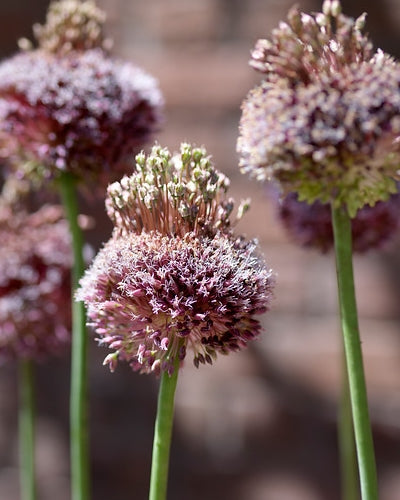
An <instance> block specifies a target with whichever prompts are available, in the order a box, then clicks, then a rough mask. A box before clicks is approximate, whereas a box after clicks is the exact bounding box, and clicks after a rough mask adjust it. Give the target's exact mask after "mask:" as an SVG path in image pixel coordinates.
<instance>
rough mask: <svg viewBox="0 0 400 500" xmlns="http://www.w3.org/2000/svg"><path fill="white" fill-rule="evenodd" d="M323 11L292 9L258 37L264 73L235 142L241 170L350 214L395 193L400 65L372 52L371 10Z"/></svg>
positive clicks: (328, 5) (255, 56)
mask: <svg viewBox="0 0 400 500" xmlns="http://www.w3.org/2000/svg"><path fill="white" fill-rule="evenodd" d="M322 10H323V11H322V12H320V13H314V14H312V15H308V14H305V13H303V12H300V11H299V9H298V8H297V7H294V8H293V9H291V10H290V12H289V15H288V20H287V22H286V23H281V24H280V25H279V27H278V28H276V29H275V30H274V31H273V32H272V37H271V39H270V40H259V41H258V42H257V44H256V47H255V49H254V51H253V53H252V59H251V65H252V66H254V67H255V68H256V69H257V70H259V71H261V72H262V74H263V77H264V81H263V82H262V83H261V84H260V85H259V86H257V87H256V88H255V89H253V90H252V91H250V93H249V95H248V96H247V98H246V99H245V101H244V102H243V105H242V111H243V113H242V117H241V121H240V136H239V139H238V145H237V147H238V152H239V154H240V165H241V168H242V171H243V172H246V173H249V174H250V175H252V176H254V177H256V178H257V179H259V180H261V181H264V180H270V179H273V180H275V181H278V182H279V183H280V185H281V189H282V191H283V192H284V194H285V195H286V194H287V193H289V192H296V193H297V194H298V195H299V199H301V200H306V201H308V202H309V203H312V202H313V201H316V200H319V201H320V202H322V203H333V204H334V205H335V206H337V207H339V206H342V205H345V206H346V207H347V209H348V211H349V213H350V215H351V216H354V215H355V213H356V212H357V210H358V209H359V208H361V207H362V206H364V205H366V204H368V205H374V204H375V203H376V202H377V201H379V200H386V199H387V198H388V197H389V195H390V194H392V193H394V192H395V191H396V182H395V180H396V179H397V178H398V168H399V164H400V147H399V146H400V144H399V139H398V137H399V133H400V92H399V89H400V64H399V63H398V62H395V61H394V60H393V59H392V58H390V57H389V56H388V55H386V54H384V53H383V52H382V51H380V50H378V51H373V50H372V44H371V42H370V40H369V38H368V37H367V36H365V35H364V34H363V33H362V29H363V26H364V22H365V15H363V16H361V17H359V18H358V19H356V20H354V19H352V18H350V17H347V16H345V15H344V14H342V13H341V6H340V2H339V1H338V0H325V1H324V3H323V8H322Z"/></svg>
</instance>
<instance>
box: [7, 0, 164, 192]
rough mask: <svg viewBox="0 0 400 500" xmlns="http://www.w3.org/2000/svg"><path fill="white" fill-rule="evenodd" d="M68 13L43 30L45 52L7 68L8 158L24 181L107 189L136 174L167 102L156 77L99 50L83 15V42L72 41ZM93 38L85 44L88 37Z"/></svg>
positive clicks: (15, 59)
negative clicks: (74, 180)
mask: <svg viewBox="0 0 400 500" xmlns="http://www.w3.org/2000/svg"><path fill="white" fill-rule="evenodd" d="M86 4H87V2H76V1H73V0H66V1H61V2H58V3H54V4H52V8H53V10H54V9H56V7H57V6H58V7H57V8H58V9H59V11H60V12H62V11H63V8H64V7H65V8H67V7H68V6H71V5H75V6H76V8H78V6H80V9H83V10H85V9H84V6H85V5H86ZM89 4H90V6H92V7H93V4H92V3H91V2H89ZM57 12H58V11H57ZM67 14H68V15H66V16H65V17H63V16H62V15H61V14H59V18H57V19H58V20H59V23H57V22H55V23H53V24H54V26H53V24H51V25H50V26H48V25H45V26H43V27H41V30H39V33H40V35H39V43H40V44H41V45H39V48H38V49H35V50H27V51H23V52H21V53H19V54H17V55H15V56H14V57H12V58H11V59H8V60H6V61H4V62H3V63H2V64H0V118H1V123H0V154H1V156H3V157H5V158H7V159H8V160H9V161H10V162H12V163H13V164H14V165H15V166H16V168H18V170H19V171H20V172H22V173H23V174H24V175H31V176H32V175H33V176H36V177H39V178H41V179H42V178H54V177H57V175H58V174H59V173H60V172H62V171H70V172H71V173H73V174H74V175H76V176H77V177H78V178H83V179H85V181H86V182H87V183H88V184H90V182H91V181H93V183H98V181H99V180H100V181H101V183H102V184H103V185H107V184H108V183H109V182H110V181H112V180H114V179H115V178H118V177H120V175H121V173H123V172H127V171H131V165H130V161H129V160H130V157H131V155H132V154H133V153H134V152H137V151H138V150H139V149H140V148H141V147H142V146H143V144H144V143H145V142H147V141H148V140H149V138H150V137H151V135H152V133H153V132H154V131H155V130H157V129H158V128H159V125H160V121H161V108H162V104H163V102H162V101H163V100H162V96H161V93H160V91H159V88H158V85H157V83H156V81H155V79H154V78H152V77H151V76H150V75H148V74H147V73H145V72H144V71H143V70H141V69H139V68H137V67H136V66H134V65H132V64H130V63H126V62H121V61H117V60H114V59H112V58H110V57H109V56H108V55H107V53H106V52H105V51H104V50H103V49H102V48H101V47H99V46H98V43H97V42H99V41H98V40H97V38H96V37H95V36H94V35H93V37H94V38H93V37H92V38H93V39H92V38H91V35H90V33H92V31H93V30H94V31H95V32H96V33H97V30H96V29H94V27H93V26H94V25H93V23H92V24H91V20H90V18H88V17H87V16H86V17H85V16H84V15H83V14H82V15H81V17H79V16H78V14H77V15H76V16H77V17H76V19H77V26H76V30H77V35H76V37H77V43H76V44H75V42H73V40H72V39H71V40H70V41H69V42H68V43H67V42H65V37H67V35H68V36H69V34H70V33H73V32H74V31H73V30H72V31H71V30H70V29H69V28H68V26H69V24H70V23H71V22H72V21H73V20H74V19H75V16H72V17H71V15H69V14H70V10H68V8H67ZM51 19H52V17H50V20H51ZM82 19H83V21H85V19H86V21H87V26H86V28H87V29H86V31H85V29H84V28H83V26H81V24H80V21H79V20H82ZM63 20H64V21H65V22H66V23H67V25H66V27H65V29H66V34H65V36H64V35H62V31H60V30H61V28H60V26H61V25H62V22H63ZM78 21H79V22H78ZM83 21H82V22H83ZM83 24H84V23H83ZM55 27H57V29H58V30H59V31H57V33H58V34H59V35H60V37H61V39H62V42H61V41H60V44H61V46H60V49H59V50H56V48H55V47H53V45H54V44H55V42H54V44H53V42H52V41H51V40H53V38H52V35H50V34H49V31H52V30H53V31H54V30H55ZM67 28H68V29H67ZM36 31H37V30H36ZM86 32H88V33H89V34H88V35H87V36H88V37H89V39H88V43H87V44H84V43H83V42H82V43H81V38H80V35H82V36H83V35H84V34H85V33H86ZM78 35H79V36H78ZM89 35H90V36H89ZM54 36H56V35H54ZM57 36H58V35H57ZM71 36H72V35H71ZM96 40H97V42H96ZM99 43H100V42H99ZM49 45H50V46H51V47H49ZM66 47H70V49H71V50H69V51H67V50H66Z"/></svg>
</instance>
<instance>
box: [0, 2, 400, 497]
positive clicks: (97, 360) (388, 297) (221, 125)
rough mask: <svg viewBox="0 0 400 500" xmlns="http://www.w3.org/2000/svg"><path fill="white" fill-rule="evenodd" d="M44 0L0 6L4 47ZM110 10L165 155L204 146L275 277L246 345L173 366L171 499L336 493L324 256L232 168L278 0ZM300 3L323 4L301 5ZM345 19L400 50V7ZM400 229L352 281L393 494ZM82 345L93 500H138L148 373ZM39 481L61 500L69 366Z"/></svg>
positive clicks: (35, 17)
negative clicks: (254, 53) (161, 118)
mask: <svg viewBox="0 0 400 500" xmlns="http://www.w3.org/2000/svg"><path fill="white" fill-rule="evenodd" d="M47 3H48V2H47V1H45V0H36V1H35V2H32V1H30V0H13V1H12V2H4V1H3V2H1V4H0V15H1V30H0V55H1V57H2V58H4V57H7V56H9V55H11V54H13V53H14V52H15V51H16V47H17V45H16V44H17V40H18V38H20V37H22V36H25V37H28V38H31V36H32V32H31V26H32V24H33V23H34V22H43V21H44V18H45V12H46V8H47ZM98 3H99V5H100V6H101V7H103V8H104V9H105V10H106V11H107V13H108V25H107V27H108V33H107V34H108V35H109V36H110V37H112V38H113V39H114V42H115V43H114V54H115V55H117V56H119V57H121V58H125V59H127V60H130V61H132V62H135V63H137V64H138V65H140V66H142V67H143V68H144V69H145V70H147V71H149V72H150V73H152V74H153V75H154V76H155V77H156V78H158V79H159V82H160V86H161V89H162V91H163V93H164V96H165V100H166V122H165V127H164V130H163V131H162V132H161V133H160V134H159V135H158V136H157V137H156V139H157V140H158V141H159V142H160V143H161V144H162V145H166V146H168V147H169V148H170V149H177V148H178V146H179V144H180V142H181V141H189V142H194V143H196V144H198V145H205V146H206V147H207V150H208V151H209V153H211V154H212V155H213V157H214V160H215V163H216V165H217V167H218V168H219V169H220V170H222V171H223V172H224V173H226V174H227V175H228V176H229V177H230V178H231V181H232V195H233V196H234V197H235V198H236V199H240V198H247V197H251V199H252V208H251V210H250V212H249V213H248V214H247V216H246V217H245V218H244V220H243V221H242V222H241V224H240V226H239V228H238V229H239V230H240V232H242V233H245V234H246V235H247V237H249V238H253V237H257V238H258V239H259V241H260V244H261V246H262V249H263V252H264V254H265V258H266V261H267V263H268V265H270V266H271V267H272V268H273V269H274V270H275V271H276V272H277V274H278V285H277V288H276V294H275V295H276V298H275V300H274V303H273V308H272V310H271V311H270V312H269V313H268V314H267V315H265V317H264V319H263V324H264V327H265V332H264V334H263V336H262V337H261V338H260V339H259V340H258V341H256V342H253V344H252V345H251V347H249V348H248V349H247V350H245V351H242V352H240V353H237V354H232V355H230V356H229V357H226V358H221V357H220V358H219V360H218V361H217V362H216V363H215V364H214V366H212V367H201V368H200V369H199V370H196V369H194V368H193V367H192V366H191V363H190V362H189V361H188V362H187V364H186V366H185V368H184V369H183V371H182V372H181V374H180V379H179V382H178V390H177V396H176V421H175V429H174V440H173V448H172V457H171V466H170V486H169V498H170V499H171V500H187V499H191V500H198V499H203V498H207V499H208V500H217V499H218V500H220V499H230V500H338V499H339V498H340V490H339V468H338V458H337V457H338V451H337V436H336V416H337V400H338V395H339V393H340V366H341V341H340V334H339V324H338V319H337V299H336V281H335V280H336V276H335V266H334V259H333V256H332V254H328V255H326V256H321V255H319V254H318V253H317V252H314V251H309V250H304V249H301V248H298V247H297V246H296V245H295V244H293V243H291V241H290V240H289V239H288V237H287V236H286V234H285V233H284V231H283V230H282V228H281V227H280V225H279V224H278V222H277V221H276V218H275V212H274V207H273V206H272V205H271V204H270V202H269V200H268V199H267V197H266V193H265V188H264V187H263V186H262V185H260V184H258V183H256V182H255V181H250V180H249V179H247V177H245V176H243V175H242V174H240V172H239V170H238V167H237V165H238V157H237V154H236V152H235V148H236V139H237V135H238V122H239V118H240V104H241V101H242V100H243V98H244V97H245V96H246V94H247V92H248V91H249V90H250V89H251V88H252V87H253V86H255V85H256V84H257V83H258V82H259V81H260V80H261V78H260V75H259V74H257V73H256V72H255V71H253V70H252V69H251V68H250V67H249V66H248V64H247V61H248V59H249V51H250V49H251V48H252V47H253V45H254V43H255V41H256V40H257V39H258V38H263V37H268V36H269V35H270V32H271V29H272V28H273V27H274V26H276V24H277V23H278V22H279V20H281V19H284V18H285V17H286V13H287V10H288V9H289V8H290V6H291V5H292V1H287V0H279V1H278V0H202V1H197V2H193V1H189V0H169V1H168V2H166V1H163V0H151V1H147V2H142V1H140V0H101V1H100V0H98ZM298 4H299V5H300V7H301V8H302V10H304V11H311V10H317V9H318V10H319V9H320V7H321V2H317V1H311V0H301V1H299V2H298ZM342 4H343V10H344V11H345V13H347V14H349V15H352V16H358V15H359V14H361V13H362V12H363V11H367V12H368V14H369V15H368V21H367V30H368V31H369V33H370V34H371V36H372V38H373V40H374V41H375V44H376V46H377V47H381V48H382V49H384V50H386V51H388V52H390V53H392V54H393V55H396V56H399V55H400V39H399V35H398V33H399V27H400V2H397V1H396V0H381V1H380V2H374V1H373V0H368V1H364V2H359V1H357V0H343V2H342ZM82 210H84V211H89V212H90V213H92V214H93V215H95V216H96V217H100V219H102V220H104V224H103V223H101V224H98V226H97V228H96V229H95V230H93V231H92V232H91V234H90V239H91V241H92V244H93V245H94V246H95V247H98V246H99V245H100V244H101V242H102V241H105V240H106V239H108V237H109V234H110V228H111V226H110V225H109V224H108V223H107V222H106V217H105V214H104V208H103V203H102V202H101V203H99V204H98V206H93V205H91V206H90V207H83V208H82ZM399 250H400V237H399V238H397V241H395V242H394V244H393V245H392V246H391V247H390V248H388V249H387V250H384V251H380V252H371V253H369V254H368V255H365V256H357V257H356V258H355V274H356V286H357V293H358V305H359V312H360V319H361V321H360V322H361V334H362V343H363V350H364V355H365V365H366V374H367V384H368V391H369V397H370V406H371V416H372V421H373V428H374V437H375V444H376V452H377V461H378V471H379V481H380V490H381V500H398V499H399V498H400V307H399V302H400V279H399V277H400V256H399ZM105 355H106V351H105V350H104V349H101V348H98V347H97V346H96V344H95V342H94V341H92V342H91V347H90V422H91V454H92V477H93V499H94V500H104V499H111V500H126V499H127V498H134V499H138V500H142V499H145V498H147V491H148V482H149V474H150V459H151V447H152V439H153V425H154V417H155V410H156V398H157V387H158V383H157V380H155V379H153V378H152V377H147V376H140V375H137V374H135V373H132V372H131V370H130V369H129V368H127V367H126V366H123V365H120V366H119V367H118V369H117V371H116V372H115V373H114V374H110V373H109V371H108V369H107V368H104V367H103V366H102V360H103V358H104V356H105ZM36 385H37V395H38V403H37V411H38V422H37V425H38V428H37V442H38V450H37V453H38V456H37V459H38V480H39V491H40V494H39V498H40V499H41V500H53V499H54V498H57V500H67V499H68V498H69V489H68V488H69V487H68V469H69V458H68V439H69V438H68V397H69V360H68V358H67V357H66V358H64V359H57V360H55V361H51V362H47V363H44V364H42V365H40V366H38V369H37V379H36ZM16 412H17V386H16V373H15V367H14V366H10V365H9V366H4V367H1V368H0V498H1V499H4V500H17V499H18V498H19V489H18V460H17V439H16V423H17V420H16Z"/></svg>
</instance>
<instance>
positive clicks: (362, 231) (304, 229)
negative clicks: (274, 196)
mask: <svg viewBox="0 0 400 500" xmlns="http://www.w3.org/2000/svg"><path fill="white" fill-rule="evenodd" d="M278 216H279V219H280V220H281V222H282V224H283V226H284V227H285V229H286V230H287V232H288V234H289V235H290V237H291V238H292V240H293V241H294V242H296V243H298V244H299V245H302V246H304V247H307V248H316V249H317V250H319V251H321V252H322V253H325V252H328V251H329V250H330V249H331V248H332V247H333V228H332V217H331V207H330V206H329V205H326V204H322V203H321V202H319V201H315V202H314V203H312V204H308V203H306V202H304V201H299V200H298V197H297V194H296V193H289V194H288V195H287V196H285V197H284V198H283V199H281V200H279V203H278ZM399 226H400V194H394V195H391V196H390V198H389V199H388V200H387V201H379V202H377V203H376V204H375V205H374V206H373V207H370V206H368V205H367V206H365V207H363V208H361V209H360V210H359V211H358V212H357V214H356V215H355V217H354V218H353V219H352V220H351V229H352V240H353V250H354V251H355V252H358V253H364V252H367V251H368V250H371V249H379V248H382V247H384V246H385V245H386V244H387V243H388V242H390V241H391V239H392V238H393V237H394V235H395V234H396V232H397V230H398V229H399Z"/></svg>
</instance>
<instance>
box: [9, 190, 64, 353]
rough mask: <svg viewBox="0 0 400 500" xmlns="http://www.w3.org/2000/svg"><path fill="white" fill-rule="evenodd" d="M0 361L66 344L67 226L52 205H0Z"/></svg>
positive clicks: (53, 350)
mask: <svg viewBox="0 0 400 500" xmlns="http://www.w3.org/2000/svg"><path fill="white" fill-rule="evenodd" d="M0 237H1V242H2V244H1V259H0V362H3V361H6V360H8V359H14V358H18V357H24V358H38V359H41V358H43V357H46V356H50V355H54V354H57V353H60V352H62V351H63V350H64V349H65V348H66V347H68V346H69V343H70V326H71V312H70V308H69V307H68V304H69V303H70V300H69V299H70V290H71V289H70V270H71V266H72V251H71V243H70V235H69V230H68V224H67V222H66V220H65V219H64V217H63V211H62V210H61V208H60V207H59V206H56V205H44V206H42V207H41V208H40V209H39V210H38V211H36V212H34V213H31V214H30V213H28V212H27V211H26V210H23V209H22V207H21V200H20V199H19V200H18V203H17V204H16V205H14V204H13V203H8V202H4V201H2V202H1V204H0Z"/></svg>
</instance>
